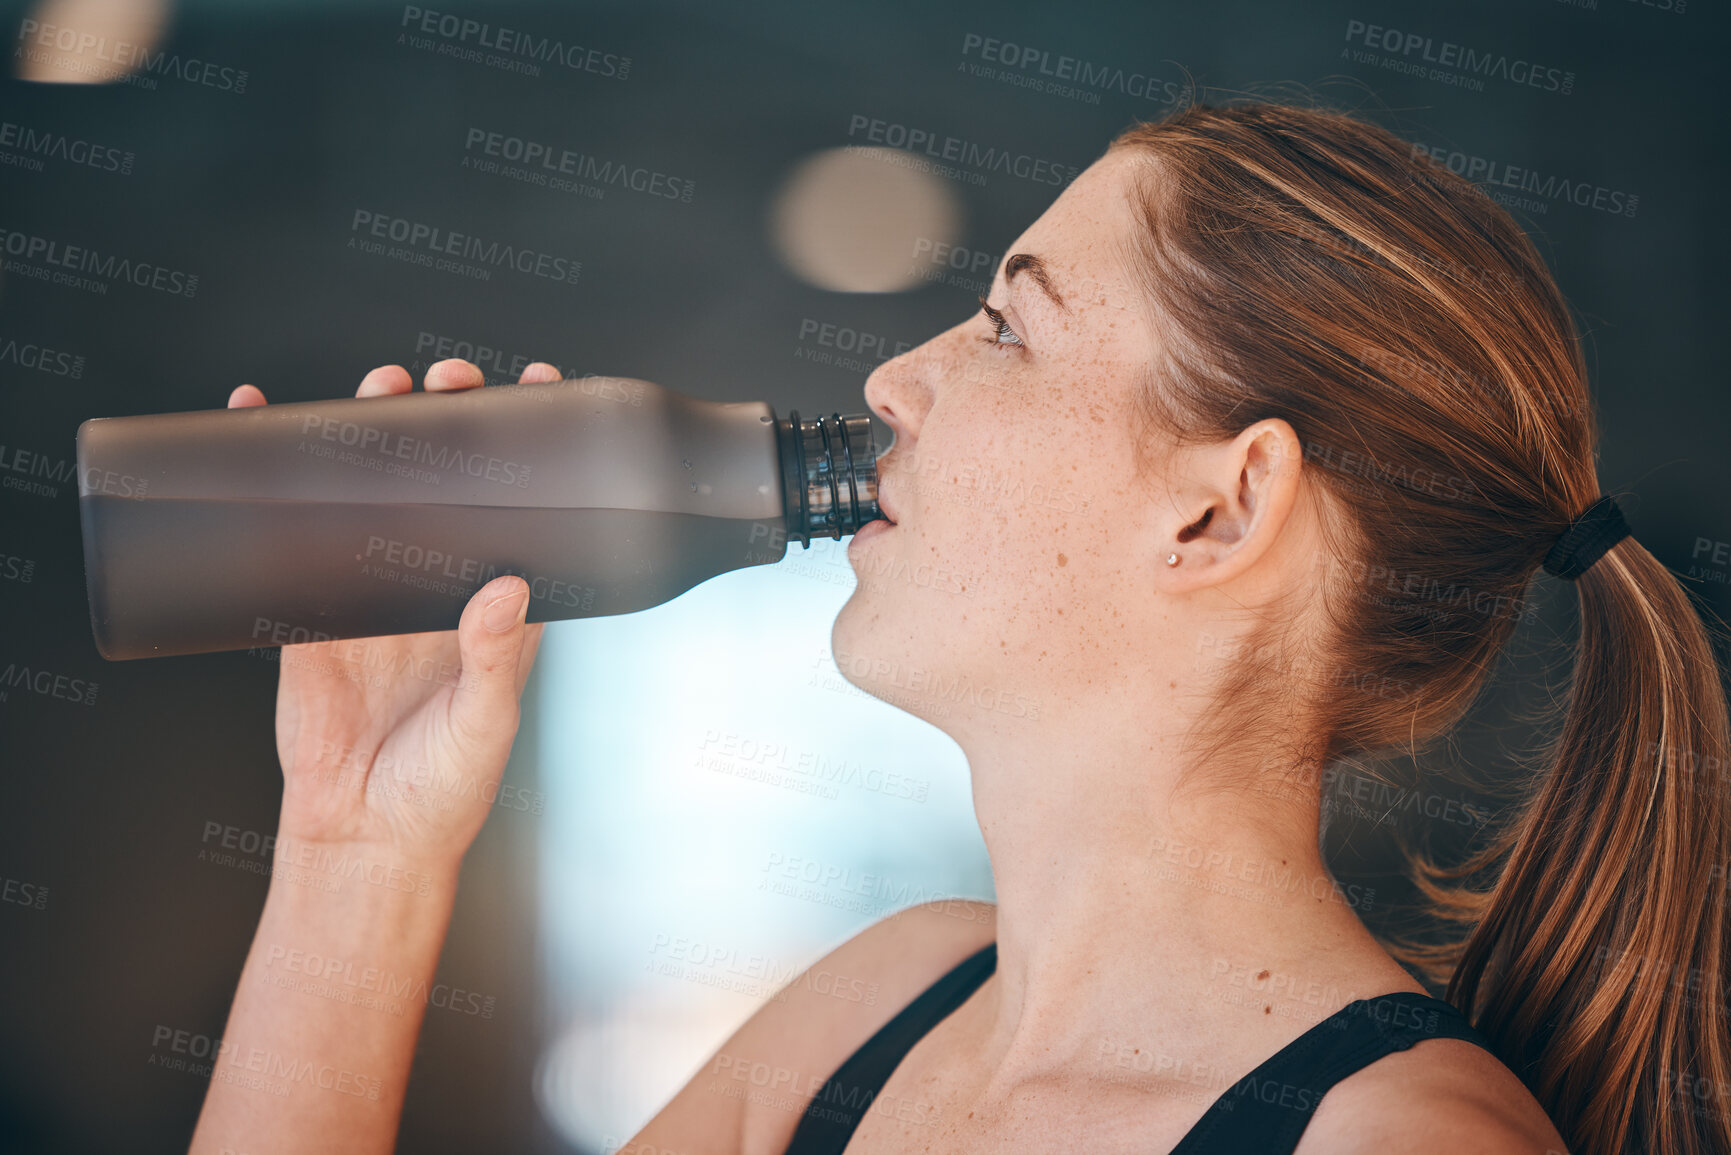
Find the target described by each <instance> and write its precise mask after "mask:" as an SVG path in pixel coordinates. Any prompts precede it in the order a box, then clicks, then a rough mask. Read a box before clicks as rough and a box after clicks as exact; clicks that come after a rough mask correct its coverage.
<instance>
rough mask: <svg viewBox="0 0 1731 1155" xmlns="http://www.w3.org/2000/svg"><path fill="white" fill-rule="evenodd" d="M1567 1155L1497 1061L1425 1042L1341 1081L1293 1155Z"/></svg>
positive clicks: (1456, 1044) (1452, 1042)
mask: <svg viewBox="0 0 1731 1155" xmlns="http://www.w3.org/2000/svg"><path fill="white" fill-rule="evenodd" d="M1460 1151H1473V1152H1483V1153H1484V1155H1566V1148H1565V1147H1564V1145H1563V1138H1562V1136H1561V1135H1560V1134H1558V1132H1557V1129H1556V1127H1555V1126H1554V1125H1553V1124H1552V1123H1551V1120H1550V1119H1549V1117H1547V1116H1546V1115H1545V1112H1544V1109H1543V1108H1542V1107H1540V1106H1539V1102H1538V1100H1537V1099H1535V1098H1533V1096H1532V1093H1531V1092H1530V1091H1528V1090H1527V1088H1526V1086H1525V1085H1524V1084H1522V1082H1521V1081H1520V1080H1519V1079H1518V1078H1516V1077H1515V1074H1514V1072H1513V1071H1511V1070H1509V1069H1508V1068H1507V1067H1505V1066H1503V1064H1502V1063H1500V1062H1498V1061H1497V1059H1496V1058H1495V1056H1493V1055H1491V1054H1489V1053H1487V1052H1486V1051H1484V1050H1482V1049H1481V1048H1479V1047H1475V1046H1473V1045H1472V1044H1471V1043H1467V1042H1462V1041H1461V1040H1459V1039H1426V1040H1425V1041H1424V1042H1422V1043H1418V1044H1416V1045H1415V1046H1413V1047H1412V1048H1410V1049H1409V1050H1405V1051H1397V1052H1396V1053H1395V1054H1392V1055H1388V1056H1385V1057H1384V1058H1381V1059H1378V1060H1377V1061H1376V1062H1374V1063H1372V1064H1370V1065H1369V1066H1367V1067H1365V1068H1364V1069H1363V1070H1361V1071H1358V1072H1356V1073H1354V1074H1353V1075H1351V1076H1349V1077H1348V1078H1345V1079H1342V1080H1341V1081H1340V1082H1339V1083H1337V1084H1336V1085H1335V1086H1334V1087H1332V1088H1331V1089H1330V1090H1329V1092H1328V1094H1326V1095H1324V1096H1323V1098H1322V1103H1321V1104H1320V1105H1319V1106H1318V1107H1317V1109H1316V1115H1315V1117H1314V1118H1313V1119H1312V1120H1311V1122H1310V1126H1309V1127H1307V1128H1305V1131H1304V1137H1303V1139H1302V1140H1301V1141H1300V1142H1299V1144H1298V1147H1297V1149H1296V1150H1295V1152H1294V1155H1455V1153H1456V1152H1460Z"/></svg>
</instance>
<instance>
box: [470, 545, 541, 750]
mask: <svg viewBox="0 0 1731 1155" xmlns="http://www.w3.org/2000/svg"><path fill="white" fill-rule="evenodd" d="M528 610H529V583H527V582H525V581H524V580H523V579H522V578H520V577H514V576H511V575H509V574H507V575H505V576H503V577H496V578H494V579H493V580H492V581H490V582H488V583H487V584H486V585H484V586H482V587H481V588H480V589H479V590H477V591H475V596H474V597H472V598H470V599H469V604H468V605H466V606H464V607H463V616H462V618H461V619H460V620H459V621H458V622H457V650H458V653H459V654H460V655H461V661H462V676H461V677H460V678H458V679H457V685H456V687H455V689H454V691H453V693H452V695H451V729H452V732H453V733H454V735H455V737H456V739H457V741H458V742H459V743H460V744H461V745H463V746H465V747H466V748H467V751H466V752H467V753H469V754H471V755H473V756H478V757H485V756H486V755H488V754H491V753H494V752H496V747H497V746H498V745H499V744H504V745H505V746H507V747H508V746H509V744H510V741H511V737H512V735H514V734H515V733H516V731H517V718H518V710H517V688H518V687H517V665H518V662H519V661H520V660H521V658H522V654H523V645H524V643H525V641H526V640H527V638H528V633H529V631H528V627H527V626H525V625H524V624H523V622H524V618H525V617H526V616H527V614H528Z"/></svg>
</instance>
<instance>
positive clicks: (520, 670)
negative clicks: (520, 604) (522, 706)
mask: <svg viewBox="0 0 1731 1155" xmlns="http://www.w3.org/2000/svg"><path fill="white" fill-rule="evenodd" d="M546 625H547V623H546V622H536V623H535V624H533V625H531V626H530V627H529V628H528V630H527V631H526V633H527V635H528V636H527V637H526V638H525V639H524V641H523V656H522V657H520V658H518V659H517V697H518V698H519V699H520V698H522V696H523V686H524V685H525V684H526V683H527V682H528V681H529V671H530V670H533V669H534V668H535V655H536V654H538V653H540V652H541V630H542V629H543V628H544V627H545V626H546Z"/></svg>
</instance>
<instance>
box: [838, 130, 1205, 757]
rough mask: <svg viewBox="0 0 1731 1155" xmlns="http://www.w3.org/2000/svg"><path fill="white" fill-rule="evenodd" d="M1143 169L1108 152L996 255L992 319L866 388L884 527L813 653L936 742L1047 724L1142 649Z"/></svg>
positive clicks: (882, 369) (1147, 584) (1159, 545)
mask: <svg viewBox="0 0 1731 1155" xmlns="http://www.w3.org/2000/svg"><path fill="white" fill-rule="evenodd" d="M1139 163H1145V162H1140V161H1137V160H1134V159H1133V158H1131V157H1130V156H1129V155H1128V154H1122V153H1109V154H1107V155H1106V156H1105V157H1103V158H1102V159H1100V160H1099V161H1097V162H1095V163H1094V164H1093V165H1092V166H1090V167H1089V168H1088V169H1087V170H1085V171H1084V172H1083V173H1082V174H1081V175H1080V176H1078V177H1077V178H1076V180H1075V181H1074V182H1073V183H1072V184H1071V185H1070V187H1069V188H1068V189H1066V190H1065V191H1064V192H1063V194H1062V195H1061V196H1059V197H1058V199H1057V200H1056V201H1055V202H1054V203H1053V204H1052V206H1051V207H1050V208H1049V209H1047V210H1046V212H1045V213H1044V214H1042V215H1041V216H1040V218H1039V219H1038V220H1036V221H1035V222H1034V223H1033V224H1032V225H1031V226H1029V228H1028V229H1027V231H1025V232H1024V233H1023V234H1022V235H1021V236H1020V237H1018V238H1017V239H1016V241H1015V243H1014V244H1013V245H1011V246H1010V247H1009V248H1008V249H1007V250H1006V256H1005V259H1004V261H1003V263H1002V264H1000V266H999V268H998V270H997V273H996V275H995V277H994V279H993V281H992V287H991V291H990V293H989V294H988V295H987V298H986V299H987V303H988V304H989V305H990V306H991V307H992V308H993V309H995V310H996V311H997V313H999V314H1001V317H1002V321H1001V324H1000V323H998V322H997V321H995V320H994V319H993V318H991V317H988V316H987V315H986V314H985V313H984V312H982V311H976V312H975V313H974V314H973V315H971V316H970V317H968V318H967V319H966V320H964V321H962V322H961V323H960V324H958V325H956V326H955V327H954V328H951V329H949V330H948V331H946V332H943V333H940V334H938V335H937V336H936V337H933V338H932V339H931V340H930V341H927V342H926V343H925V344H923V345H921V346H919V347H918V348H917V349H912V350H910V351H909V352H907V353H904V354H902V355H901V356H899V357H897V358H895V359H894V360H891V361H888V362H886V363H884V364H883V365H881V366H879V368H878V369H877V371H876V372H874V373H873V374H872V375H871V378H870V379H869V380H868V381H867V382H866V386H865V396H866V401H867V402H868V403H869V404H870V405H871V407H872V409H873V410H874V411H875V412H876V413H877V414H878V416H879V417H881V418H882V419H883V420H884V421H885V422H887V423H888V424H889V425H890V427H891V428H892V429H893V430H894V432H895V443H894V447H893V448H892V450H891V451H890V452H889V453H888V454H887V455H886V456H885V457H884V458H883V460H882V461H881V463H880V487H881V488H880V492H881V496H882V505H883V508H884V512H885V513H886V515H887V516H889V517H890V518H893V519H894V520H895V522H896V523H897V524H895V525H893V526H882V527H879V528H876V529H872V530H870V531H869V532H867V533H866V534H863V535H861V536H858V537H855V538H854V539H853V541H852V542H851V543H850V545H849V547H848V555H849V558H850V560H851V561H852V563H853V566H854V569H855V572H856V573H857V575H858V578H859V585H858V588H857V589H856V591H855V593H854V595H853V596H852V598H850V599H849V601H848V602H847V604H846V606H844V607H843V609H842V611H841V613H840V615H839V616H838V617H837V619H836V622H835V627H834V630H833V633H832V636H831V642H832V645H833V648H834V651H835V659H836V663H837V665H838V667H839V668H840V670H841V672H842V674H843V675H844V676H845V677H847V678H848V680H849V681H851V682H853V683H854V684H855V685H857V686H859V687H860V688H861V689H864V690H866V691H867V692H869V693H872V694H874V695H875V696H877V697H880V698H883V699H885V700H887V701H889V702H891V703H893V704H894V705H897V706H900V707H902V708H904V709H907V710H908V711H909V712H910V713H914V714H916V715H918V716H920V717H923V718H926V719H927V720H928V721H931V722H933V723H934V724H936V725H938V726H940V727H943V728H945V729H952V728H953V727H958V726H969V724H970V720H974V721H983V720H992V719H996V720H1000V721H1001V722H1003V723H1004V724H1005V725H1013V724H1014V723H1015V722H1017V721H1023V720H1030V719H1032V720H1038V719H1039V718H1040V716H1041V714H1042V713H1045V714H1047V716H1050V711H1052V710H1053V709H1054V707H1055V706H1057V705H1058V704H1059V703H1058V698H1059V697H1060V696H1061V695H1070V694H1074V693H1075V692H1076V691H1077V689H1078V687H1086V686H1088V685H1089V684H1090V683H1092V684H1095V685H1100V684H1102V683H1103V682H1105V681H1107V680H1108V679H1110V678H1111V677H1113V676H1114V674H1113V670H1112V667H1113V666H1114V665H1115V664H1116V662H1117V661H1118V660H1119V658H1120V656H1123V655H1133V654H1134V652H1135V649H1136V647H1137V646H1138V645H1143V646H1145V645H1146V644H1147V642H1148V640H1149V639H1148V637H1147V635H1146V634H1140V636H1138V635H1139V631H1140V628H1141V627H1142V625H1143V624H1144V623H1145V622H1146V621H1147V618H1148V614H1149V610H1150V607H1149V601H1150V596H1149V592H1150V590H1151V589H1152V588H1153V583H1152V582H1151V581H1150V570H1151V568H1152V567H1153V566H1156V565H1162V559H1163V558H1164V556H1165V553H1164V552H1163V546H1164V547H1169V546H1170V542H1171V536H1170V531H1169V530H1166V529H1164V528H1157V527H1155V526H1154V525H1153V521H1154V517H1153V514H1155V513H1157V512H1158V506H1159V505H1160V504H1161V503H1159V502H1158V501H1151V500H1150V497H1151V496H1152V495H1153V494H1154V493H1156V492H1158V491H1154V490H1151V489H1150V487H1149V484H1148V483H1147V482H1145V481H1139V480H1138V478H1137V474H1136V469H1135V465H1134V461H1133V440H1134V434H1135V432H1136V428H1137V415H1136V410H1135V409H1134V407H1133V400H1134V393H1135V389H1136V387H1137V382H1138V380H1139V376H1138V374H1139V371H1140V370H1141V368H1142V367H1143V366H1145V365H1147V364H1148V363H1149V361H1150V358H1151V355H1152V353H1153V350H1154V346H1153V341H1154V338H1155V335H1154V332H1153V328H1152V326H1151V324H1150V322H1149V320H1148V318H1147V316H1146V310H1145V309H1144V308H1142V307H1141V304H1140V302H1139V300H1138V294H1137V292H1136V290H1135V289H1134V288H1133V280H1132V278H1131V277H1130V275H1129V272H1128V270H1129V265H1128V261H1129V259H1130V251H1129V240H1130V238H1131V236H1132V229H1133V228H1134V227H1135V225H1134V219H1133V217H1132V212H1131V202H1130V200H1129V193H1130V183H1129V174H1130V172H1131V169H1132V166H1133V165H1136V164H1139ZM1060 302H1061V303H1060ZM1166 512H1167V513H1168V514H1170V513H1171V510H1170V509H1169V508H1168V509H1167V511H1166ZM1166 522H1167V523H1169V522H1170V517H1168V518H1167V519H1166Z"/></svg>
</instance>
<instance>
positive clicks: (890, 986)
mask: <svg viewBox="0 0 1731 1155" xmlns="http://www.w3.org/2000/svg"><path fill="white" fill-rule="evenodd" d="M996 937H997V907H996V906H994V905H993V904H992V903H989V902H972V901H968V900H963V899H947V900H942V901H938V902H928V903H923V904H921V905H919V906H913V907H909V908H907V909H906V910H902V911H898V912H897V913H895V914H893V915H890V916H889V917H888V918H885V919H882V920H880V921H878V922H875V923H873V924H872V925H871V926H868V927H866V928H865V929H864V930H862V931H860V932H859V933H858V934H856V935H854V936H853V937H852V938H850V939H848V940H847V941H846V942H844V943H842V944H841V945H840V946H838V947H836V948H835V949H834V950H832V951H830V952H829V953H828V954H826V955H824V956H823V957H822V958H821V959H819V960H818V961H817V962H815V963H813V964H812V965H811V966H810V967H808V968H807V969H806V970H804V971H802V972H801V973H800V974H799V975H797V976H796V977H795V978H794V979H793V980H792V981H791V982H790V983H788V985H787V986H785V987H783V988H782V989H781V990H780V991H779V992H777V993H776V995H775V996H774V997H773V998H771V999H770V1001H769V1002H767V1003H765V1004H764V1005H763V1006H762V1007H760V1008H758V1010H757V1012H756V1013H755V1014H753V1015H752V1016H751V1018H749V1019H747V1020H746V1022H745V1024H744V1025H743V1026H741V1027H740V1028H739V1029H738V1030H737V1031H735V1032H734V1033H733V1035H732V1036H731V1037H730V1038H728V1040H727V1041H726V1042H724V1043H723V1044H722V1045H721V1047H720V1048H719V1049H718V1050H717V1051H716V1052H715V1053H714V1054H713V1055H711V1056H710V1057H709V1059H708V1060H707V1061H706V1062H705V1063H704V1065H703V1066H702V1067H701V1068H700V1069H699V1070H698V1071H697V1073H696V1074H694V1075H693V1076H692V1077H691V1080H690V1082H688V1083H687V1084H686V1085H685V1087H684V1088H683V1089H681V1090H680V1092H679V1093H678V1094H677V1095H675V1096H674V1097H673V1100H672V1101H671V1102H669V1103H668V1104H667V1106H666V1107H664V1108H662V1110H661V1111H660V1113H659V1114H657V1115H656V1116H655V1118H654V1119H652V1120H650V1122H649V1125H648V1126H647V1127H645V1128H644V1129H643V1131H641V1132H640V1133H639V1134H638V1135H637V1136H635V1137H634V1138H633V1139H632V1141H631V1142H630V1143H628V1144H626V1146H625V1147H624V1148H622V1149H621V1151H620V1153H619V1155H634V1153H636V1152H639V1151H642V1152H649V1151H657V1150H670V1151H678V1152H681V1153H684V1155H780V1153H781V1152H782V1151H784V1150H785V1149H786V1147H787V1144H788V1141H789V1140H790V1139H792V1138H793V1131H794V1128H795V1127H796V1126H797V1125H798V1123H799V1119H800V1116H801V1114H802V1113H803V1112H804V1111H805V1108H806V1106H807V1105H808V1104H809V1103H810V1102H811V1099H812V1097H813V1096H814V1095H815V1094H816V1093H817V1092H818V1091H819V1090H821V1089H822V1087H823V1084H824V1081H825V1080H826V1079H828V1078H829V1076H830V1075H831V1074H832V1073H833V1072H834V1071H835V1069H836V1068H837V1067H839V1066H840V1065H841V1064H842V1063H843V1062H844V1061H845V1060H846V1059H847V1057H848V1056H849V1055H851V1054H853V1052H854V1051H855V1050H857V1049H858V1048H859V1046H860V1044H861V1043H864V1042H865V1041H866V1040H867V1039H869V1038H871V1036H872V1035H874V1034H875V1033H877V1031H878V1028H880V1027H882V1026H883V1025H884V1024H885V1023H887V1022H889V1021H890V1019H892V1018H894V1017H895V1015H896V1013H897V1012H899V1011H900V1010H901V1009H902V1008H903V1007H905V1006H907V1005H908V1004H909V1003H910V1002H912V1001H913V1000H914V999H915V998H916V997H917V996H918V995H919V994H920V993H921V992H922V991H924V990H925V989H926V988H927V987H929V986H931V985H932V983H934V982H936V981H937V980H938V979H939V978H941V977H943V975H944V974H945V973H946V972H947V971H949V970H950V969H951V968H953V967H954V966H955V965H956V964H957V963H959V962H961V961H962V960H963V959H965V958H967V957H968V956H969V955H971V954H973V953H974V952H975V951H977V950H979V949H980V948H981V947H983V946H985V945H986V944H987V943H989V942H992V941H993V940H994V939H996Z"/></svg>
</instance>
